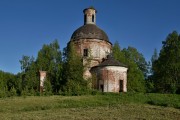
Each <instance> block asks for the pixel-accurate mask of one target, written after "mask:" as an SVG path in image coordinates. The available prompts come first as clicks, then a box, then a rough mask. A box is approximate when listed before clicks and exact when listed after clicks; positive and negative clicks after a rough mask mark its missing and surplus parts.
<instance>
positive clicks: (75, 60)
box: [63, 42, 87, 95]
mask: <svg viewBox="0 0 180 120" xmlns="http://www.w3.org/2000/svg"><path fill="white" fill-rule="evenodd" d="M65 50H66V51H64V53H65V55H66V56H65V57H64V58H65V59H64V62H65V63H64V67H63V70H64V73H63V74H64V77H63V78H64V80H65V89H66V90H65V91H66V92H68V94H71V95H80V94H82V91H84V90H86V88H87V81H85V80H84V79H83V72H84V67H83V62H82V58H81V56H80V55H78V54H77V53H76V51H75V48H74V44H73V43H72V42H70V43H69V44H68V46H67V48H66V49H65Z"/></svg>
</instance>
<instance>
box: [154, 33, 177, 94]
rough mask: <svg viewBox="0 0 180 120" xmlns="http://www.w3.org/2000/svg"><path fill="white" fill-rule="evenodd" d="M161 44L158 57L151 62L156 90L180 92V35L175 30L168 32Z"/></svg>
mask: <svg viewBox="0 0 180 120" xmlns="http://www.w3.org/2000/svg"><path fill="white" fill-rule="evenodd" d="M162 44H163V46H162V49H161V51H160V54H159V58H158V59H157V60H156V61H154V62H153V68H152V69H153V72H154V73H153V78H154V84H155V88H156V91H157V92H163V93H179V92H180V85H179V83H180V62H179V61H180V35H178V33H177V32H176V31H173V32H172V33H170V34H169V35H168V36H167V38H166V40H165V41H163V42H162Z"/></svg>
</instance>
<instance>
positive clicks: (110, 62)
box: [98, 55, 127, 67]
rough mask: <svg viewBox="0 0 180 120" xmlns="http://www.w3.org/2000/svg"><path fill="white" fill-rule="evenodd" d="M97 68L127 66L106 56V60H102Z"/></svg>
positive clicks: (110, 56)
mask: <svg viewBox="0 0 180 120" xmlns="http://www.w3.org/2000/svg"><path fill="white" fill-rule="evenodd" d="M98 66H99V67H102V66H121V67H127V65H125V64H123V63H121V62H119V61H117V60H115V59H114V58H113V56H112V55H108V56H107V59H106V60H104V61H103V62H102V63H100V64H99V65H98Z"/></svg>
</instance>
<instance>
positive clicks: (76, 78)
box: [0, 31, 180, 97]
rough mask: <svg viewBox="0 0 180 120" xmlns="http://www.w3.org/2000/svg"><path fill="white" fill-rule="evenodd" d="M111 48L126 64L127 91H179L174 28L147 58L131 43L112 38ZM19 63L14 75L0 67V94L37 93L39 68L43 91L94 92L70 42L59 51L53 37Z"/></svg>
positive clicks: (178, 42) (179, 49)
mask: <svg viewBox="0 0 180 120" xmlns="http://www.w3.org/2000/svg"><path fill="white" fill-rule="evenodd" d="M112 51H113V56H114V58H115V59H116V60H118V61H119V62H121V63H123V64H126V65H127V66H128V75H127V77H128V78H127V79H128V80H127V82H128V83H127V90H128V92H159V93H178V94H179V93H180V84H179V83H180V35H179V34H178V33H177V32H176V31H173V32H172V33H170V34H169V35H168V36H167V38H166V40H165V41H163V42H162V48H161V50H160V52H159V54H158V51H157V50H156V49H155V50H154V54H153V55H152V59H151V61H149V62H147V61H146V60H145V58H144V56H143V54H142V53H140V52H139V51H138V50H137V49H136V48H134V47H132V46H128V47H127V48H123V49H121V47H120V45H119V43H118V42H115V43H114V45H113V48H112ZM20 64H21V70H22V71H21V72H20V73H18V74H16V75H14V74H11V73H7V72H3V71H0V97H6V96H16V95H19V96H21V95H40V92H39V89H40V88H39V87H40V86H39V77H40V76H39V71H40V70H43V71H47V77H46V80H45V83H44V86H45V92H44V93H43V94H44V95H52V94H61V95H83V94H93V93H96V92H97V91H95V90H93V89H92V87H91V84H92V83H91V82H92V81H93V79H95V78H92V80H88V81H87V80H84V79H83V72H84V67H83V63H82V58H81V56H79V55H78V54H77V53H76V51H75V48H74V46H73V44H72V43H71V42H70V43H69V44H68V46H67V47H66V48H64V49H63V51H61V50H60V46H59V43H58V41H57V40H55V41H53V42H52V43H50V44H44V45H43V46H42V48H41V49H40V50H39V52H38V56H37V58H36V59H35V58H34V57H33V56H32V57H30V56H25V55H23V56H22V59H21V60H20Z"/></svg>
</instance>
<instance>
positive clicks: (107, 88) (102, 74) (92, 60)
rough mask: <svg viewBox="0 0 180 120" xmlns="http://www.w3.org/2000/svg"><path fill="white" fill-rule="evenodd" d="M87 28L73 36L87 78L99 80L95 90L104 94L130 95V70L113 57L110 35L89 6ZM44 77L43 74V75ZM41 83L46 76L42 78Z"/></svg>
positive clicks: (94, 84) (86, 16) (85, 14)
mask: <svg viewBox="0 0 180 120" xmlns="http://www.w3.org/2000/svg"><path fill="white" fill-rule="evenodd" d="M83 13H84V25H83V26H81V27H79V28H78V29H77V30H75V31H74V33H73V34H72V36H71V39H70V41H69V42H72V43H73V44H74V46H75V49H76V51H77V53H78V54H79V55H81V56H82V58H83V65H84V66H85V65H86V64H87V62H89V63H88V64H89V65H88V66H85V72H84V75H83V77H84V79H86V80H88V79H89V78H92V76H95V77H96V79H97V80H96V81H95V83H93V85H92V86H94V88H95V89H97V90H99V91H102V92H127V70H128V68H127V67H126V66H125V65H124V64H122V63H120V62H119V61H116V60H115V59H114V58H113V57H112V55H111V54H112V43H111V42H110V41H109V38H108V36H107V34H106V33H105V32H104V31H103V30H102V29H100V28H99V27H98V26H97V25H96V13H97V11H96V10H95V9H94V8H92V7H90V8H86V9H84V10H83ZM41 74H43V73H41ZM40 79H41V81H42V80H43V77H41V76H40Z"/></svg>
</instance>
